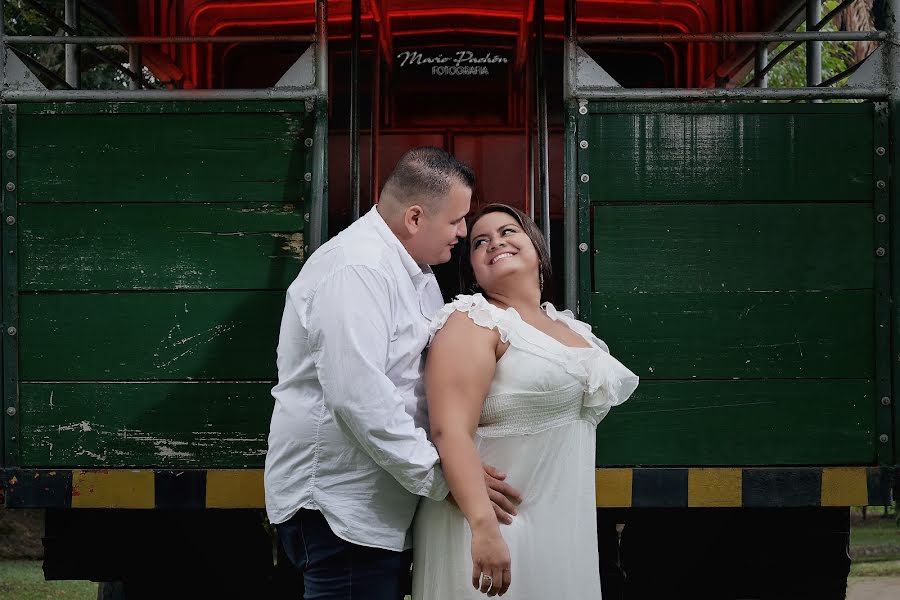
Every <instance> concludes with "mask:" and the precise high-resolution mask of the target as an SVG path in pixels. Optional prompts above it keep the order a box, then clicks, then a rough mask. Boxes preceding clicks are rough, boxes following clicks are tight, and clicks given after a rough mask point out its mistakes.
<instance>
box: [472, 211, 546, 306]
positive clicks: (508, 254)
mask: <svg viewBox="0 0 900 600" xmlns="http://www.w3.org/2000/svg"><path fill="white" fill-rule="evenodd" d="M470 234H471V238H470V242H471V243H470V248H471V251H470V252H471V253H470V256H469V259H470V260H471V261H472V270H473V271H474V273H475V280H476V281H477V282H478V285H479V286H481V288H482V289H484V290H485V291H487V292H490V291H491V290H493V289H496V287H497V286H498V284H499V283H500V282H501V281H509V280H510V279H511V278H517V277H521V278H523V280H525V281H528V282H529V283H533V284H534V286H535V288H537V287H538V262H539V260H538V254H537V250H535V248H534V244H532V243H531V238H529V237H528V234H527V233H525V231H524V230H523V229H522V226H521V225H519V223H518V221H516V219H515V218H514V217H513V216H512V215H510V214H508V213H505V212H491V213H488V214H486V215H484V216H483V217H481V218H480V219H478V220H477V221H476V222H475V223H474V224H473V225H472V231H471V232H470Z"/></svg>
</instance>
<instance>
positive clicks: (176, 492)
mask: <svg viewBox="0 0 900 600" xmlns="http://www.w3.org/2000/svg"><path fill="white" fill-rule="evenodd" d="M4 479H5V483H6V503H7V506H9V507H11V508H19V507H21V508H27V507H44V508H51V507H55V508H145V509H147V508H262V507H264V506H265V500H264V495H263V477H262V471H261V470H259V469H214V470H212V469H211V470H168V469H166V470H154V469H74V470H67V469H9V470H7V471H6V477H5V478H4Z"/></svg>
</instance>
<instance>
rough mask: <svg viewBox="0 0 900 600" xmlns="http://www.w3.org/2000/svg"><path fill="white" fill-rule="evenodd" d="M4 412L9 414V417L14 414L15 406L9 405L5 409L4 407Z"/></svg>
mask: <svg viewBox="0 0 900 600" xmlns="http://www.w3.org/2000/svg"><path fill="white" fill-rule="evenodd" d="M6 414H8V415H9V416H11V417H14V416H16V407H15V406H10V407H9V408H7V409H6Z"/></svg>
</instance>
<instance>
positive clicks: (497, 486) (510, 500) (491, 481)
mask: <svg viewBox="0 0 900 600" xmlns="http://www.w3.org/2000/svg"><path fill="white" fill-rule="evenodd" d="M481 466H482V467H484V485H485V487H487V491H488V496H489V497H490V499H491V504H493V505H494V513H495V514H496V515H497V521H498V522H500V523H506V524H507V525H509V524H510V523H512V518H513V515H515V514H516V513H518V511H517V510H516V505H518V504H521V503H522V494H521V493H520V492H519V490H517V489H516V488H514V487H513V486H511V485H509V484H508V483H506V481H505V479H506V473H503V472H502V471H499V470H497V469H495V468H494V467H492V466H491V465H486V464H484V463H482V465H481Z"/></svg>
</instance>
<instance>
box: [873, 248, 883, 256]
mask: <svg viewBox="0 0 900 600" xmlns="http://www.w3.org/2000/svg"><path fill="white" fill-rule="evenodd" d="M875 254H876V255H878V256H884V248H878V249H877V250H875Z"/></svg>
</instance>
